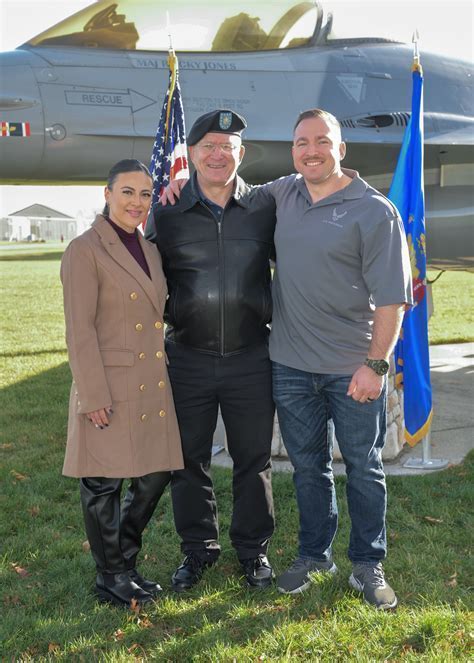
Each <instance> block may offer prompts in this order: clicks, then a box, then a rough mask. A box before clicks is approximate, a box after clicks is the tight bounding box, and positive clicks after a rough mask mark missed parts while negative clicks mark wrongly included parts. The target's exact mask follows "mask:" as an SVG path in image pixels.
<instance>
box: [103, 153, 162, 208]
mask: <svg viewBox="0 0 474 663" xmlns="http://www.w3.org/2000/svg"><path fill="white" fill-rule="evenodd" d="M122 173H145V175H148V177H150V178H151V173H150V171H149V170H148V168H147V167H146V166H145V164H144V163H142V162H141V161H138V160H137V159H122V161H118V162H117V163H116V164H115V165H114V166H112V168H111V169H110V170H109V174H108V176H107V188H108V189H110V190H112V187H113V185H114V182H115V180H116V179H117V177H118V176H119V175H121V174H122ZM109 212H110V210H109V206H108V204H107V203H105V205H104V209H103V210H102V214H104V215H105V216H108V215H109Z"/></svg>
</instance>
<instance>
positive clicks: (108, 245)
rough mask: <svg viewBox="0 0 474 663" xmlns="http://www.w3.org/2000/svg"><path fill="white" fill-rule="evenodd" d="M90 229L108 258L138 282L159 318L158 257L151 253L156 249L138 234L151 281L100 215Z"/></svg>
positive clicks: (160, 307)
mask: <svg viewBox="0 0 474 663" xmlns="http://www.w3.org/2000/svg"><path fill="white" fill-rule="evenodd" d="M92 228H93V229H94V230H95V231H96V233H97V234H98V235H99V237H100V239H101V242H102V245H103V247H104V249H105V250H106V251H107V253H108V254H109V255H110V257H111V258H113V259H114V260H115V262H117V263H118V264H119V265H120V266H121V267H122V268H123V269H125V271H127V272H128V273H129V274H130V275H131V276H133V278H134V279H135V280H136V281H138V283H139V284H140V285H141V287H142V288H143V290H144V291H145V293H146V294H147V296H148V297H149V299H150V300H151V302H152V304H153V306H154V307H155V308H156V310H157V311H158V313H160V316H161V313H162V306H161V304H160V298H159V290H158V288H159V287H160V285H161V283H162V280H161V278H160V276H161V274H160V271H159V267H158V257H157V256H156V255H152V252H153V254H154V253H155V252H156V248H155V247H154V246H149V245H148V243H147V241H146V240H145V239H144V238H143V236H142V234H141V232H138V241H139V242H140V246H141V248H142V250H143V254H144V256H145V260H146V262H147V264H148V269H149V270H150V276H151V279H149V278H148V276H147V275H146V274H145V272H144V271H143V269H142V268H141V267H140V265H139V264H138V262H137V261H136V260H135V258H134V257H133V256H132V254H131V253H130V251H128V249H127V248H125V246H124V245H123V244H122V242H121V240H120V237H119V236H118V235H117V233H116V232H115V230H114V229H113V228H112V226H111V225H110V223H109V222H108V221H107V220H106V219H104V217H103V216H102V214H98V215H97V216H96V218H95V221H94V223H93V224H92Z"/></svg>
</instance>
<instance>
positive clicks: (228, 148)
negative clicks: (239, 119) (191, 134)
mask: <svg viewBox="0 0 474 663" xmlns="http://www.w3.org/2000/svg"><path fill="white" fill-rule="evenodd" d="M197 147H199V149H201V150H202V151H203V152H207V154H212V152H214V150H216V149H219V150H222V152H224V154H232V152H235V150H240V147H241V146H240V145H233V144H232V143H199V144H198V145H197Z"/></svg>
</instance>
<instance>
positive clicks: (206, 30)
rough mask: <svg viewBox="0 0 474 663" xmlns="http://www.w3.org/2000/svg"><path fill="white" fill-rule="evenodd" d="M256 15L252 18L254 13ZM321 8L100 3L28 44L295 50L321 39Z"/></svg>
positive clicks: (282, 0)
mask: <svg viewBox="0 0 474 663" xmlns="http://www.w3.org/2000/svg"><path fill="white" fill-rule="evenodd" d="M256 14H257V15H256ZM321 25H322V10H321V8H320V7H319V5H318V3H316V2H295V0H259V1H258V2H255V0H226V2H222V0H204V1H203V2H200V3H199V5H198V6H197V5H196V4H195V2H193V0H173V2H172V3H171V2H165V1H164V0H161V2H160V0H115V1H114V2H111V1H110V0H99V1H98V2H95V3H94V4H92V5H90V6H89V7H86V8H85V9H82V10H81V11H79V12H77V13H76V14H73V15H72V16H70V17H68V18H66V19H65V20H64V21H61V22H60V23H58V24H57V25H55V26H53V27H51V28H49V29H48V30H46V31H45V32H42V33H41V34H39V35H38V36H36V37H34V38H33V39H31V40H30V41H29V42H27V43H28V44H29V45H30V46H61V47H63V46H70V47H82V48H106V49H119V50H140V51H167V50H168V49H169V46H170V37H171V42H172V46H173V48H174V49H175V50H176V51H178V52H183V51H184V52H185V51H194V52H199V51H203V52H204V51H207V52H210V51H213V52H242V51H268V50H274V49H289V48H298V47H301V46H306V45H310V44H314V43H315V42H316V41H317V40H318V37H319V36H320V32H321Z"/></svg>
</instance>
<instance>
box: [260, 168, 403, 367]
mask: <svg viewBox="0 0 474 663" xmlns="http://www.w3.org/2000/svg"><path fill="white" fill-rule="evenodd" d="M344 173H345V174H346V175H348V176H349V177H352V182H351V183H350V184H349V185H348V186H347V187H345V188H344V189H341V190H340V191H337V192H336V193H334V194H332V195H330V196H328V197H327V198H324V199H323V200H320V201H318V202H317V203H315V204H313V202H312V200H311V196H310V194H309V192H308V189H307V188H306V184H305V182H304V180H303V178H302V176H301V175H290V176H288V177H283V178H281V179H279V180H276V181H275V182H271V183H270V184H266V185H264V188H265V189H266V190H267V191H268V193H269V194H271V195H272V196H273V197H274V198H275V200H276V203H277V226H276V230H275V247H276V256H277V259H276V265H277V266H276V275H275V278H274V281H273V321H272V332H271V335H270V357H271V359H272V360H273V361H276V362H279V363H281V364H284V365H286V366H290V367H292V368H297V369H300V370H303V371H309V372H312V373H326V374H327V373H335V374H345V375H347V374H352V373H353V372H354V371H355V370H356V369H357V368H359V366H361V365H362V364H363V363H364V359H365V358H366V357H367V351H368V349H369V345H370V341H371V338H372V325H373V317H374V311H375V307H376V306H387V305H389V304H401V303H408V304H411V303H412V294H411V292H412V291H411V269H410V260H409V255H408V248H407V243H406V239H405V232H404V229H403V226H402V222H401V219H400V216H399V214H398V211H397V210H396V208H395V207H394V205H393V204H392V203H391V202H390V201H389V200H387V198H385V196H383V195H382V194H381V193H379V192H378V191H377V190H376V189H373V188H372V187H371V186H369V185H368V184H367V182H364V180H362V179H361V178H360V177H359V175H358V173H356V172H355V171H350V170H346V169H344Z"/></svg>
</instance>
